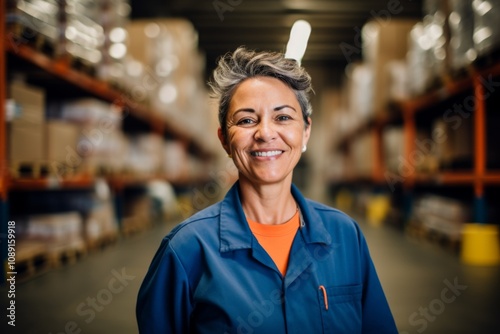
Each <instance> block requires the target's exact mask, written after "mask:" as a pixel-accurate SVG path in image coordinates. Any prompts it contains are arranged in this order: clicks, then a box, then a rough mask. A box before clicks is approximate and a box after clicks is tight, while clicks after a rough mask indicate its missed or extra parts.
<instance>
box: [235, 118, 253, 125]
mask: <svg viewBox="0 0 500 334" xmlns="http://www.w3.org/2000/svg"><path fill="white" fill-rule="evenodd" d="M253 123H254V121H253V120H252V119H250V118H244V119H242V120H239V121H238V123H236V124H238V125H248V124H253Z"/></svg>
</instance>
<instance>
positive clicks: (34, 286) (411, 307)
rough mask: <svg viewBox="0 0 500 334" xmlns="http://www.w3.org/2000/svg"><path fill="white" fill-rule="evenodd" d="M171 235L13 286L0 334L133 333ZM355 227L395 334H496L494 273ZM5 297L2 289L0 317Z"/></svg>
mask: <svg viewBox="0 0 500 334" xmlns="http://www.w3.org/2000/svg"><path fill="white" fill-rule="evenodd" d="M171 227H172V226H171V225H170V226H168V225H163V226H157V227H155V228H154V229H152V230H149V231H147V232H144V233H142V234H139V235H136V236H133V237H130V238H127V239H122V240H120V241H119V242H118V243H117V244H116V245H114V246H111V247H109V248H107V249H105V250H103V251H99V252H93V253H90V254H89V255H87V256H86V257H85V258H83V259H82V260H80V261H78V262H77V263H76V264H72V265H68V266H65V267H63V268H61V269H58V270H53V271H50V272H48V273H46V274H44V275H41V276H39V277H36V278H34V279H32V280H29V281H26V282H24V283H21V282H19V283H18V284H17V286H16V288H17V291H16V327H15V330H13V328H12V327H10V326H7V324H6V322H7V321H6V318H5V316H2V321H1V325H0V328H1V333H22V334H30V333H43V334H60V333H64V334H69V333H74V334H76V333H92V334H109V333H120V334H127V333H137V326H136V323H135V313H134V309H135V300H136V295H137V291H138V289H139V285H140V283H141V281H142V278H143V277H144V274H145V272H146V270H147V267H148V265H149V262H150V260H151V258H152V256H153V254H154V252H155V251H156V249H157V247H158V245H159V242H160V240H161V238H162V237H163V235H165V234H166V233H167V232H168V230H169V229H171ZM361 227H362V229H363V231H364V233H365V235H366V238H367V240H368V243H369V246H370V249H371V252H372V256H373V259H374V262H375V265H376V267H377V269H378V272H379V276H380V278H381V281H382V284H383V286H384V288H385V291H386V295H387V298H388V300H389V303H390V305H391V308H392V311H393V314H394V317H395V319H396V322H397V324H398V328H399V330H400V334H403V333H406V334H410V333H426V334H431V333H436V334H447V333H450V334H451V333H453V334H458V333H467V334H469V333H500V267H493V268H492V267H472V266H465V265H463V264H461V263H460V262H459V260H458V259H457V257H456V256H454V255H451V254H450V253H448V252H447V251H445V250H442V249H440V248H438V247H436V246H432V245H429V244H422V243H419V242H416V241H413V240H409V239H407V238H406V237H404V236H403V235H402V234H401V233H400V232H398V231H395V230H393V229H391V228H388V227H387V228H384V227H383V228H374V227H372V226H370V225H366V224H361ZM117 277H119V278H120V280H119V279H117ZM449 286H455V288H453V289H451V288H449ZM446 289H447V290H446ZM6 293H7V290H6V286H2V287H1V288H0V294H1V296H2V297H1V300H2V307H1V309H2V310H3V311H2V312H6V306H5V305H6V304H5V300H6V298H5V296H6ZM381 334H383V333H381Z"/></svg>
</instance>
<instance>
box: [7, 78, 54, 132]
mask: <svg viewBox="0 0 500 334" xmlns="http://www.w3.org/2000/svg"><path fill="white" fill-rule="evenodd" d="M9 90H10V98H11V99H13V100H14V101H15V103H16V104H17V105H18V106H19V108H20V114H19V115H16V116H17V117H15V119H20V120H25V121H29V122H33V123H41V122H43V121H44V119H45V91H44V90H43V89H39V88H35V87H31V86H28V85H26V84H25V83H23V82H20V81H14V82H13V83H11V85H10V87H9Z"/></svg>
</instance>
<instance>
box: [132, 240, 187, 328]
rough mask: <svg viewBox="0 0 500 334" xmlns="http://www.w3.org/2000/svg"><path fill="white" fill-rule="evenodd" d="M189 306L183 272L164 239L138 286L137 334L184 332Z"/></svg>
mask: <svg viewBox="0 0 500 334" xmlns="http://www.w3.org/2000/svg"><path fill="white" fill-rule="evenodd" d="M191 309H192V306H191V302H190V292H189V282H188V277H187V274H186V271H185V269H184V267H183V265H182V263H181V262H180V260H179V258H178V257H177V254H176V253H175V251H174V249H172V247H171V245H170V242H169V239H167V238H166V239H164V240H163V242H162V244H161V246H160V248H159V249H158V251H157V252H156V255H155V256H154V258H153V261H152V263H151V265H150V267H149V270H148V272H147V274H146V277H145V278H144V281H143V282H142V285H141V288H140V289H139V295H138V298H137V306H136V316H137V324H138V326H139V333H140V334H167V333H188V332H189V328H188V327H189V315H190V314H191Z"/></svg>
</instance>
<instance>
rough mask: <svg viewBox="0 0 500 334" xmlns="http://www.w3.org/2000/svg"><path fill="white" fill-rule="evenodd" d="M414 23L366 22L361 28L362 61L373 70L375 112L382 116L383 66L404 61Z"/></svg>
mask: <svg viewBox="0 0 500 334" xmlns="http://www.w3.org/2000/svg"><path fill="white" fill-rule="evenodd" d="M416 23H417V21H416V20H410V19H395V18H393V19H391V20H387V21H370V22H368V23H367V24H366V25H365V26H364V27H363V37H364V39H363V58H364V60H365V62H366V63H367V64H368V65H370V66H371V67H372V68H373V71H374V72H373V75H374V84H373V111H374V112H375V113H383V114H384V113H386V109H387V108H386V105H387V102H388V96H389V92H388V89H389V86H390V83H389V77H388V76H387V74H386V71H387V68H386V65H387V64H388V63H389V62H390V61H393V60H404V59H405V58H406V53H407V52H408V34H409V32H410V30H411V29H412V27H413V26H414V25H415V24H416ZM359 94H363V92H359Z"/></svg>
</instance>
